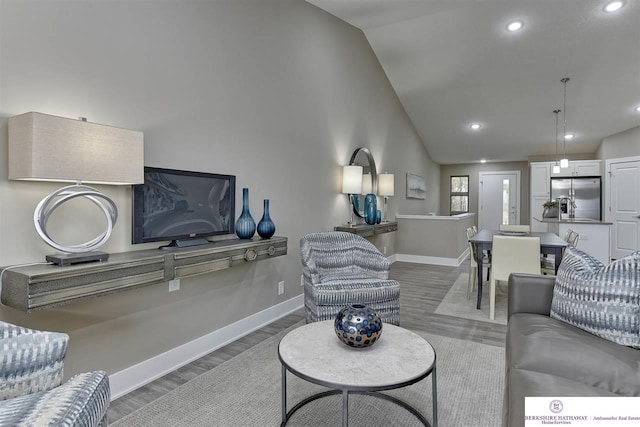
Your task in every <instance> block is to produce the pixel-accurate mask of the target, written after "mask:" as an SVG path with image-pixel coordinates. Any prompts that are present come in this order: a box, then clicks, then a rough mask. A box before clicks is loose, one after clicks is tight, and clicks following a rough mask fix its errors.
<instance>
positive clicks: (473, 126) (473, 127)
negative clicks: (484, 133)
mask: <svg viewBox="0 0 640 427" xmlns="http://www.w3.org/2000/svg"><path fill="white" fill-rule="evenodd" d="M469 127H470V128H471V129H473V130H478V129H480V128H481V127H482V125H480V123H471V124H470V125H469Z"/></svg>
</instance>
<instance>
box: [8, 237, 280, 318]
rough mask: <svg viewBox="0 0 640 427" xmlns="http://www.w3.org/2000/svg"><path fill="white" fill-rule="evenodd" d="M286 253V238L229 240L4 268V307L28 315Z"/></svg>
mask: <svg viewBox="0 0 640 427" xmlns="http://www.w3.org/2000/svg"><path fill="white" fill-rule="evenodd" d="M286 253H287V238H286V237H272V238H271V239H260V238H255V239H251V240H240V239H229V240H222V241H217V242H212V243H211V244H208V245H204V246H198V247H195V248H194V247H189V248H165V249H148V250H142V251H132V252H121V253H115V254H111V255H110V257H109V259H108V260H107V261H104V262H95V263H86V264H76V265H72V266H68V267H60V266H56V265H51V264H42V265H31V266H24V267H15V268H12V267H8V268H7V270H6V271H5V272H4V274H3V276H2V303H3V304H4V305H7V306H9V307H13V308H15V309H18V310H22V311H26V312H29V311H33V310H39V309H43V308H51V307H55V306H58V305H62V304H67V303H70V302H72V301H77V300H80V299H84V298H89V297H96V296H102V295H107V294H111V293H114V292H119V291H124V290H127V289H132V288H137V287H140V286H147V285H153V284H156V283H162V282H168V281H169V280H173V279H183V278H186V277H192V276H196V275H199V274H206V273H211V272H214V271H217V270H222V269H225V268H230V267H233V266H236V265H240V264H246V263H248V262H253V261H260V260H263V259H268V258H273V257H277V256H281V255H286Z"/></svg>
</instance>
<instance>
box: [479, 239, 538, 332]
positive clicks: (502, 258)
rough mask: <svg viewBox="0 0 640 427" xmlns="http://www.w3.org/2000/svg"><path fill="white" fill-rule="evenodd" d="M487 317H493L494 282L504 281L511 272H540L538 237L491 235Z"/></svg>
mask: <svg viewBox="0 0 640 427" xmlns="http://www.w3.org/2000/svg"><path fill="white" fill-rule="evenodd" d="M491 253H492V256H491V280H490V289H491V290H490V295H489V304H490V305H489V318H490V319H491V320H494V319H495V311H496V282H506V281H508V280H509V275H510V274H511V273H529V274H540V238H539V237H521V236H500V235H494V236H493V245H492V247H491Z"/></svg>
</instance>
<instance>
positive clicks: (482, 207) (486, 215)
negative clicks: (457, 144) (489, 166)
mask: <svg viewBox="0 0 640 427" xmlns="http://www.w3.org/2000/svg"><path fill="white" fill-rule="evenodd" d="M500 224H520V171H495V172H480V174H479V189H478V228H480V229H483V228H486V229H489V230H497V229H498V228H499V227H500Z"/></svg>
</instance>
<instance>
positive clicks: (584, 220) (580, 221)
mask: <svg viewBox="0 0 640 427" xmlns="http://www.w3.org/2000/svg"><path fill="white" fill-rule="evenodd" d="M533 219H535V220H536V221H538V222H544V223H546V224H561V223H562V224H599V225H611V224H612V223H611V222H606V221H600V220H597V219H590V218H563V219H558V218H542V219H540V218H536V217H534V218H533Z"/></svg>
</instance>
